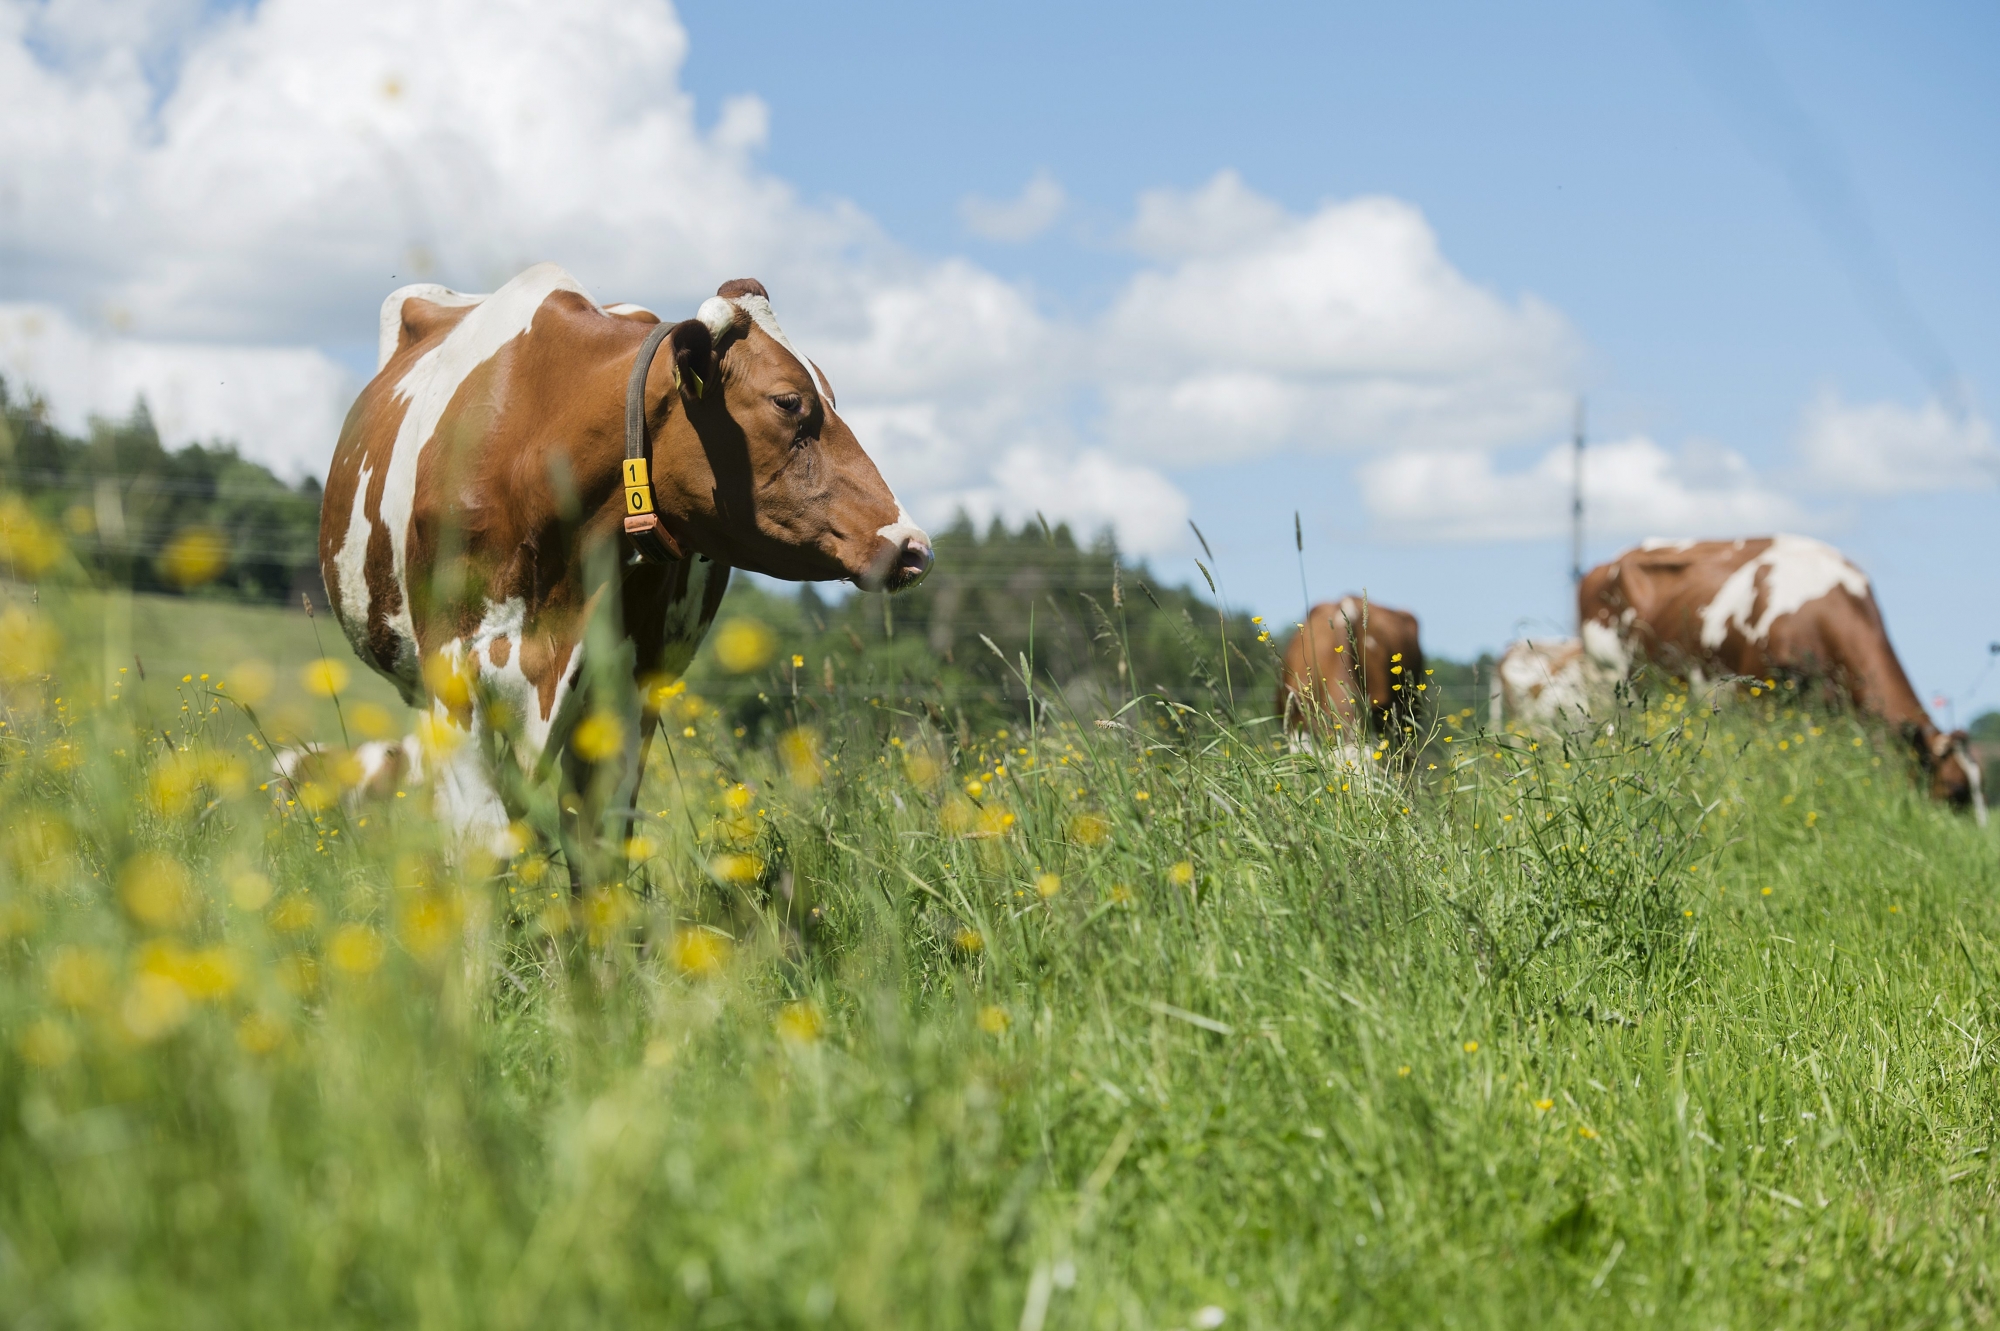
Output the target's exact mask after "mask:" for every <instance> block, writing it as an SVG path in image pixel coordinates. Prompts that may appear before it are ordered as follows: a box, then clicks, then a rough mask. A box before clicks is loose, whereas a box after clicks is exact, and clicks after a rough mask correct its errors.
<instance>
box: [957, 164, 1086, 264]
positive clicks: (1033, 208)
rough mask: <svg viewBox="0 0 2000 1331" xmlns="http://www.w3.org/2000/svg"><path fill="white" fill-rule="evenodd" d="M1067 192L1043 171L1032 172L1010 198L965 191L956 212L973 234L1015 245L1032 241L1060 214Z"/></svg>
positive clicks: (1065, 203)
mask: <svg viewBox="0 0 2000 1331" xmlns="http://www.w3.org/2000/svg"><path fill="white" fill-rule="evenodd" d="M1068 206H1069V195H1068V194H1066V193H1064V192H1063V187H1062V184H1061V182H1060V181H1058V180H1057V179H1056V178H1055V177H1054V176H1052V175H1050V174H1049V173H1048V171H1047V170H1041V171H1037V172H1035V174H1034V175H1033V176H1031V177H1029V179H1028V183H1027V184H1025V185H1023V186H1022V187H1021V192H1020V194H1018V195H1016V196H1015V197H1014V198H1011V199H999V200H995V199H986V198H981V197H980V196H979V195H977V194H968V195H966V196H965V197H964V198H963V199H960V200H959V203H958V215H959V217H960V218H962V219H963V220H964V222H965V225H966V227H967V229H969V230H970V231H971V232H972V234H974V235H975V236H983V237H985V238H986V239H987V240H997V241H1001V242H1003V243H1005V244H1009V245H1019V244H1021V243H1022V242H1024V241H1029V240H1033V239H1034V238H1035V237H1036V236H1039V235H1041V234H1042V233H1043V232H1044V231H1047V230H1048V229H1049V228H1050V227H1052V226H1054V225H1055V222H1056V219H1057V218H1058V217H1061V216H1062V213H1063V209H1064V208H1067V207H1068Z"/></svg>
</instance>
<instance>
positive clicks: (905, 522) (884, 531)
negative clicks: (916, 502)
mask: <svg viewBox="0 0 2000 1331" xmlns="http://www.w3.org/2000/svg"><path fill="white" fill-rule="evenodd" d="M875 534H876V535H877V536H880V537H881V538H882V539H883V540H885V541H887V542H888V543H889V544H890V545H892V546H894V547H895V548H896V549H898V550H901V549H902V548H903V544H904V542H906V541H918V542H921V543H922V544H924V545H929V544H930V543H931V538H930V534H929V533H928V532H926V531H925V530H924V529H923V528H922V527H919V526H918V525H917V524H916V523H914V522H912V521H910V515H909V514H908V513H907V512H905V511H904V509H903V505H902V501H900V500H898V501H897V503H896V520H895V521H894V522H892V523H890V524H889V525H888V526H886V527H877V528H876V529H875Z"/></svg>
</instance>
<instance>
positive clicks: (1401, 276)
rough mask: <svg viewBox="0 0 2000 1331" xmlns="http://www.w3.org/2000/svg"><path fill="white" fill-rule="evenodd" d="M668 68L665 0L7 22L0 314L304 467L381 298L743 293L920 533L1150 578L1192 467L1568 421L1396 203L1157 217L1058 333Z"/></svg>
mask: <svg viewBox="0 0 2000 1331" xmlns="http://www.w3.org/2000/svg"><path fill="white" fill-rule="evenodd" d="M687 53H688V43H687V37H686V34H685V32H684V31H683V29H682V28H681V26H680V24H679V22H678V20H677V19H676V17H675V15H674V13H673V11H672V9H671V8H670V7H669V6H668V5H667V4H666V3H665V2H664V0H575V3H572V4H570V5H566V6H560V7H551V6H547V5H542V4H537V3H533V2H532V0H435V3H427V4H422V5H399V4H392V3H387V2H386V0H382V2H379V3H358V2H357V3H350V4H346V5H327V4H322V3H316V2H315V0H264V2H263V3H261V4H259V5H257V6H255V7H254V8H250V9H247V10H237V9H228V10H223V9H217V8H214V7H210V6H205V5H201V4H199V3H197V0H70V2H69V3H65V4H59V5H51V6H46V7H27V6H22V5H18V4H8V3H5V0H0V301H12V302H16V303H17V305H18V304H22V303H26V304H34V305H36V306H37V307H53V309H50V308H41V309H40V313H39V314H38V315H37V317H41V318H44V319H45V320H46V321H47V326H48V327H49V328H51V329H54V330H56V331H55V332H51V333H50V334H49V335H47V336H46V337H44V338H42V340H41V341H40V342H39V343H38V344H37V346H36V348H34V349H33V356H34V358H35V362H34V364H35V368H34V369H33V370H32V372H31V373H30V374H29V377H31V378H35V379H37V382H38V383H40V385H41V386H42V387H43V388H44V390H45V391H46V392H48V393H49V395H50V397H51V399H52V400H53V401H54V402H55V404H56V406H57V407H58V409H59V411H60V412H61V413H62V415H63V418H64V419H68V420H80V419H81V417H82V416H83V415H85V414H86V413H88V412H91V411H99V412H107V411H108V412H122V411H123V410H125V409H127V408H128V407H129V405H130V401H131V398H132V396H133V394H135V393H137V392H141V391H143V392H145V394H146V395H147V397H148V399H149V400H150V401H151V402H152V405H153V407H154V410H155V413H156V415H157V416H158V417H159V418H160V420H161V423H162V426H163V428H166V429H168V430H169V433H170V437H174V438H194V437H201V436H203V435H207V434H220V435H224V436H234V437H236V438H238V439H240V440H241V442H242V444H243V446H244V448H245V451H246V452H248V453H250V454H251V455H252V456H257V457H260V458H264V459H266V460H268V461H271V462H273V463H276V464H278V465H280V466H281V467H283V468H285V469H288V470H289V469H290V468H291V467H293V466H295V465H305V466H307V467H310V468H312V469H315V470H317V469H319V468H320V467H322V466H323V464H324V459H325V458H326V457H327V456H328V455H329V454H330V453H331V450H332V444H333V440H334V437H335V435H336V433H337V431H338V426H339V421H340V417H341V410H342V405H343V404H342V402H341V401H340V399H341V397H342V395H343V394H344V393H345V392H346V391H347V390H346V389H345V388H343V387H340V386H338V383H339V379H340V376H339V372H338V368H337V366H336V365H335V363H334V362H333V361H331V360H329V358H328V357H327V356H326V355H324V354H322V352H321V351H319V350H315V348H340V349H344V350H343V354H346V352H347V351H351V349H353V348H358V347H368V346H371V345H372V342H373V335H374V328H375V312H376V307H377V305H378V303H379V302H380V300H381V298H382V296H383V295H385V294H386V293H387V292H388V291H389V290H390V289H392V288H393V287H395V286H396V285H399V284H400V283H403V282H408V281H412V280H418V279H422V280H433V281H441V282H445V283H447V284H449V285H452V286H456V287H458V288H459V289H461V290H470V291H478V290H489V289H491V288H492V286H494V285H496V284H497V283H499V282H501V281H504V280H505V279H506V278H507V277H509V276H511V275H512V274H513V273H515V272H517V271H519V269H521V268H522V267H525V266H526V265H527V264H529V263H532V262H535V261H538V260H542V259H554V260H556V261H558V262H560V263H562V264H564V266H566V267H568V268H570V269H571V270H572V271H573V272H574V273H576V275H577V276H578V277H579V278H580V279H581V280H582V281H583V283H584V285H585V286H586V287H588V288H589V289H590V290H591V291H592V292H593V293H594V294H596V295H597V296H598V297H600V298H601V299H605V300H638V301H642V302H644V303H646V304H648V305H651V306H652V307H653V308H655V309H657V310H659V311H660V312H661V313H662V314H663V315H666V316H668V317H673V316H675V315H677V314H680V313H692V311H693V309H694V307H695V306H696V305H697V304H698V303H699V301H700V299H701V298H702V297H703V296H705V295H707V294H708V293H710V292H712V291H713V290H714V288H715V286H716V284H717V283H718V282H720V281H722V280H724V279H726V278H731V277H741V276H752V275H754V276H757V277H759V278H762V279H763V280H764V281H765V282H766V284H767V285H768V286H770V288H771V289H772V291H773V292H774V293H775V298H776V303H777V305H778V308H779V311H780V313H781V315H782V317H783V318H784V319H785V321H786V325H787V327H788V328H789V329H790V330H791V332H792V333H793V335H794V337H795V339H796V340H797V341H798V342H799V343H800V345H801V346H803V347H804V348H805V349H806V350H807V351H808V352H809V353H810V354H812V355H813V356H814V357H815V359H817V360H818V361H819V363H820V364H821V365H822V366H823V367H824V368H825V369H826V370H827V372H828V373H829V374H830V375H831V376H832V379H833V382H834V386H835V388H836V389H837V390H838V394H839V399H840V404H841V409H842V412H843V414H845V415H847V416H848V417H849V419H850V420H851V421H852V422H853V423H854V424H855V426H856V428H857V431H858V432H859V433H860V435H861V437H862V439H863V441H864V443H866V444H867V445H868V446H869V447H870V448H871V450H873V451H874V452H875V453H876V454H877V455H878V458H879V460H880V461H881V462H882V465H883V469H884V472H885V474H886V475H887V476H888V477H889V479H890V480H891V482H892V483H894V484H896V485H897V486H898V487H899V490H900V491H901V492H902V494H903V496H904V498H905V500H906V501H907V502H908V503H909V504H910V506H911V508H912V510H913V511H916V512H918V513H920V514H922V515H924V516H926V517H927V518H930V519H931V520H937V519H938V518H939V517H942V516H948V513H947V510H948V508H949V506H950V505H952V504H956V503H965V504H968V505H972V506H974V507H976V508H978V509H980V511H981V512H982V513H984V512H1004V513H1007V514H1009V515H1010V516H1015V517H1019V516H1021V515H1023V514H1024V513H1026V512H1030V511H1032V510H1034V509H1036V508H1039V509H1041V510H1042V511H1043V512H1045V513H1046V514H1047V515H1048V516H1049V517H1050V519H1051V520H1056V519H1058V518H1066V519H1068V520H1070V521H1072V522H1074V523H1076V524H1077V525H1078V526H1080V527H1083V528H1085V529H1090V528H1092V527H1094V526H1095V525H1097V524H1098V523H1099V522H1102V521H1113V522H1115V523H1117V525H1118V527H1119V531H1120V534H1121V539H1123V541H1124V542H1125V543H1126V544H1127V546H1128V548H1131V549H1133V550H1135V551H1137V552H1142V553H1163V552H1166V551H1169V550H1172V549H1174V548H1176V547H1178V546H1179V545H1180V543H1181V541H1182V539H1183V538H1182V536H1181V531H1182V530H1183V528H1182V526H1181V523H1182V520H1183V518H1184V517H1185V515H1186V511H1187V507H1188V503H1187V499H1186V496H1185V495H1183V494H1182V493H1181V492H1180V491H1179V490H1178V489H1176V488H1175V486H1174V485H1173V484H1172V483H1171V482H1170V481H1169V480H1168V479H1167V478H1166V476H1165V474H1164V473H1165V472H1166V471H1167V470H1169V469H1171V468H1174V467H1178V466H1188V465H1197V464H1215V463H1226V462H1229V461H1232V460H1237V459H1242V458H1247V457H1252V456H1257V455H1260V454H1269V453H1274V452H1282V451H1306V450H1347V451H1352V452H1356V453H1369V452H1379V451H1381V450H1385V449H1412V448H1415V449H1422V450H1430V451H1433V452H1434V451H1436V450H1442V449H1454V448H1457V449H1490V448H1493V447H1497V446H1503V445H1507V444H1511V443H1517V442H1520V441H1521V440H1523V439H1528V438H1533V437H1535V436H1537V435H1543V434H1545V432H1547V431H1550V430H1551V429H1553V428H1554V427H1555V426H1556V425H1557V424H1558V423H1559V422H1560V421H1561V419H1562V418H1563V417H1564V415H1565V413H1566V412H1567V410H1568V403H1569V397H1570V391H1571V379H1572V377H1573V375H1574V372H1575V368H1576V365H1577V362H1578V360H1579V358H1580V354H1581V353H1580V348H1579V345H1578V340H1577V338H1576V336H1575V335H1574V333H1573V332H1572V331H1571V329H1570V328H1569V325H1568V324H1567V322H1566V321H1565V320H1564V319H1563V318H1562V317H1561V315H1559V314H1558V313H1557V312H1555V311H1554V310H1553V309H1551V308H1550V307H1548V306H1546V305H1544V304H1542V303H1541V302H1539V301H1537V300H1535V299H1534V298H1532V297H1519V298H1514V299H1509V298H1506V297H1503V296H1501V295H1498V294H1496V293H1494V292H1492V291H1489V290H1487V289H1485V288H1483V287H1481V286H1479V285H1477V284H1476V283H1474V282H1472V281H1470V280H1469V279H1467V278H1466V277H1465V276H1464V275H1463V274H1461V273H1459V272H1458V271H1457V270H1456V269H1455V268H1454V267H1453V266H1452V264H1451V263H1450V262H1449V261H1448V260H1447V259H1446V258H1445V257H1444V256H1443V254H1442V253H1441V252H1440V249H1439V246H1438V241H1437V238H1436V236H1435V235H1434V234H1433V232H1432V231H1431V229H1430V227H1429V225H1428V223H1427V222H1426V221H1425V219H1424V217H1423V215H1422V214H1421V213H1420V212H1419V211H1418V210H1417V209H1415V208H1413V207H1412V206H1410V205H1408V204H1406V203H1402V202H1400V201H1397V200H1394V199H1387V198H1363V199H1356V200H1349V201H1345V202H1334V203H1327V204H1324V205H1322V206H1320V207H1319V208H1317V209H1315V210H1314V211H1312V212H1311V213H1309V214H1306V215H1299V214H1295V213H1292V212H1290V211H1288V210H1287V209H1285V208H1283V207H1282V206H1280V205H1279V204H1277V203H1276V202H1274V201H1272V200H1270V199H1268V198H1265V197H1263V196H1261V195H1259V194H1257V193H1255V192H1254V191H1253V190H1251V189H1250V188H1249V187H1248V186H1247V185H1245V184H1244V183H1243V182H1242V181H1241V180H1240V179H1239V178H1238V177H1236V176H1235V175H1234V174H1233V173H1228V172H1225V173H1223V174H1221V175H1218V176H1217V177H1215V178H1214V179H1213V180H1211V181H1209V182H1208V183H1207V184H1206V185H1204V186H1203V187H1201V188H1199V189H1197V190H1194V191H1188V192H1176V191H1159V192H1154V193H1150V194H1147V195H1145V196H1144V197H1143V198H1141V199H1140V200H1139V203H1138V208H1137V212H1136V217H1135V220H1134V223H1133V226H1132V228H1131V231H1130V233H1129V236H1128V239H1129V242H1130V244H1131V245H1132V246H1133V248H1134V249H1135V251H1136V252H1138V253H1139V254H1141V255H1142V256H1144V258H1145V261H1146V266H1145V267H1144V268H1143V269H1142V270H1141V271H1140V272H1139V273H1138V274H1137V275H1136V276H1135V277H1134V278H1133V279H1132V280H1131V281H1130V282H1129V283H1128V284H1127V285H1126V287H1125V288H1124V289H1123V290H1122V291H1121V292H1120V293H1119V294H1118V295H1117V296H1116V298H1115V299H1114V300H1113V301H1112V302H1111V304H1110V307H1109V308H1108V310H1106V312H1105V313H1103V314H1102V315H1101V316H1096V317H1082V318H1055V317H1051V316H1050V315H1049V314H1048V313H1046V312H1045V311H1044V310H1042V309H1041V308H1039V307H1038V306H1037V304H1036V303H1035V301H1034V300H1033V299H1032V298H1031V296H1030V295H1029V294H1028V292H1027V291H1026V290H1025V289H1024V288H1023V287H1022V286H1020V285H1018V284H1014V283H1010V282H1007V281H1004V280H1002V279H1001V278H999V277H997V276H995V275H994V274H992V273H991V272H988V271H986V270H984V269H982V268H980V267H978V266H977V265H975V264H972V263H969V262H966V261H963V260H957V259H946V260H942V261H929V260H924V259H921V258H919V257H917V256H914V255H911V254H910V253H908V252H906V251H904V250H902V249H900V248H899V247H897V246H896V245H895V244H894V243H893V242H892V241H890V240H889V239H888V238H886V237H885V236H883V235H882V234H881V232H880V229H879V228H878V227H877V226H876V225H875V224H874V222H873V221H872V220H871V219H869V218H868V217H867V216H866V215H865V214H864V213H862V212H861V211H860V210H859V209H857V208H855V207H854V206H852V205H850V204H844V203H838V202H836V203H832V204H828V205H824V206H821V205H808V204H806V203H804V202H802V201H801V200H800V199H799V198H798V197H797V195H796V192H795V191H794V190H793V189H792V188H791V187H790V186H789V185H788V184H787V183H786V182H784V181H783V180H781V179H779V178H777V177H775V176H773V175H772V174H770V173H769V172H767V171H765V170H764V169H762V167H761V166H760V165H759V164H758V162H757V160H756V154H757V153H758V151H759V150H760V149H761V147H762V146H763V144H764V143H765V142H766V140H767V138H768V136H769V133H770V117H769V113H768V110H767V108H766V107H765V106H764V104H763V103H761V102H760V101H758V100H757V99H755V98H739V99H736V100H733V101H731V102H729V103H726V104H725V105H724V106H723V107H722V108H721V109H720V114H719V116H718V117H717V119H716V120H715V122H714V124H713V126H712V127H711V128H708V129H704V128H702V126H701V125H700V124H699V123H698V121H697V117H696V107H695V105H694V101H693V99H692V98H691V97H690V96H688V95H687V94H686V93H685V92H684V91H683V90H682V88H681V86H680V70H681V65H682V63H683V61H684V60H685V59H686V57H687ZM1063 206H1064V200H1063V198H1062V192H1061V187H1060V185H1059V184H1057V182H1055V180H1054V179H1053V178H1052V177H1049V176H1047V175H1046V174H1041V175H1038V176H1036V177H1035V178H1034V179H1032V180H1030V181H1029V182H1028V185H1027V186H1026V188H1025V189H1024V190H1023V192H1022V194H1021V195H1020V196H1019V198H1017V199H1015V200H1013V201H1010V202H1006V203H1002V204H992V205H990V206H981V205H977V204H975V203H974V202H973V201H968V204H967V214H966V215H967V218H968V221H969V222H971V223H972V224H974V225H975V226H982V227H985V228H986V233H987V234H989V235H996V236H1002V235H1004V236H1012V237H1021V238H1025V237H1026V236H1029V235H1031V234H1034V233H1035V231H1036V230H1037V229H1039V228H1045V227H1046V226H1048V225H1049V224H1050V223H1052V222H1053V220H1054V219H1055V217H1056V216H1057V215H1059V213H1060V211H1061V209H1062V207H1063ZM55 311H60V312H61V314H62V315H66V316H67V319H66V320H62V319H60V318H59V317H58V316H57V314H56V313H55ZM22 313H23V312H22V311H20V310H18V309H17V310H16V315H17V316H18V315H20V314H22ZM106 328H108V329H114V330H117V332H118V335H117V336H115V337H112V336H108V335H100V334H97V333H89V332H84V331H78V330H93V329H106ZM63 330H67V331H63ZM57 333H60V336H58V335H57ZM16 341H17V342H21V341H22V339H21V338H20V337H18V336H17V338H16ZM19 354H20V355H26V354H28V353H26V352H21V353H19ZM8 364H10V365H12V366H13V367H14V370H15V373H16V374H19V373H21V372H22V364H23V363H22V362H21V361H20V360H19V359H18V356H17V359H16V360H15V361H12V362H8ZM211 381H213V382H212V384H211ZM1079 403H1083V404H1085V405H1084V406H1082V407H1079V405H1078V404H1079ZM1093 408H1094V409H1095V410H1094V414H1093ZM1426 455H1428V454H1426ZM1386 474H1387V473H1385V475H1386Z"/></svg>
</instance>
